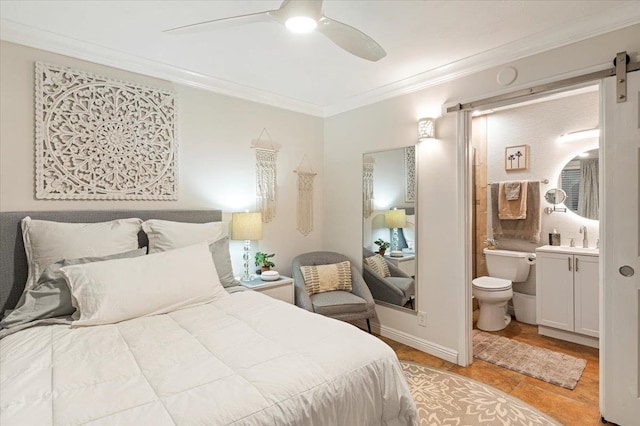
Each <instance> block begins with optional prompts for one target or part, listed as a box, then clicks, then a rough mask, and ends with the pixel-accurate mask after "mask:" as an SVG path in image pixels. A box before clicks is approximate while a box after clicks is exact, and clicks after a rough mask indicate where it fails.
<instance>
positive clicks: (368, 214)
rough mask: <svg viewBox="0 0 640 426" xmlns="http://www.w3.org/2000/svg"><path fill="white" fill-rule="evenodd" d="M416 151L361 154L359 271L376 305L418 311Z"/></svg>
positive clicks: (395, 150)
mask: <svg viewBox="0 0 640 426" xmlns="http://www.w3.org/2000/svg"><path fill="white" fill-rule="evenodd" d="M416 164H417V162H416V147H415V146H410V147H406V148H396V149H390V150H387V151H378V152H370V153H366V154H364V156H363V162H362V197H363V198H362V200H363V201H362V204H363V209H362V259H363V262H362V268H363V273H362V275H363V277H364V280H365V282H366V283H367V285H368V286H369V289H370V290H371V294H372V295H373V298H374V299H375V300H376V302H377V303H380V304H384V305H389V306H393V307H399V308H403V309H410V310H413V311H415V310H417V306H416V282H417V280H416V277H417V262H416V258H417V247H416V243H417V227H416V196H417V184H416V183H417V180H416V176H417V169H416Z"/></svg>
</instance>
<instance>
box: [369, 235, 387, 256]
mask: <svg viewBox="0 0 640 426" xmlns="http://www.w3.org/2000/svg"><path fill="white" fill-rule="evenodd" d="M373 243H374V244H375V245H377V246H378V247H380V248H379V249H378V254H379V255H380V256H384V252H385V251H386V250H387V249H388V248H389V247H391V244H390V243H388V242H386V241H384V240H383V239H382V238H378V239H377V240H375V241H374V242H373Z"/></svg>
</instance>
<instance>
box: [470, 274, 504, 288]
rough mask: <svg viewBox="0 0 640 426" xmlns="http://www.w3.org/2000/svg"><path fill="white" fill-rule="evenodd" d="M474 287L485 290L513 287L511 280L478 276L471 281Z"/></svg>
mask: <svg viewBox="0 0 640 426" xmlns="http://www.w3.org/2000/svg"><path fill="white" fill-rule="evenodd" d="M471 284H472V285H473V287H474V288H476V289H478V290H483V291H504V290H509V289H511V280H505V279H503V278H495V277H478V278H476V279H474V280H473V281H471Z"/></svg>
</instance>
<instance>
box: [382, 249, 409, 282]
mask: <svg viewBox="0 0 640 426" xmlns="http://www.w3.org/2000/svg"><path fill="white" fill-rule="evenodd" d="M384 258H385V259H387V260H388V261H389V262H391V263H393V264H394V265H396V266H397V267H398V268H400V269H401V270H402V271H404V272H405V273H407V274H409V276H410V277H415V275H416V255H415V254H405V255H404V256H402V257H391V256H388V255H385V256H384Z"/></svg>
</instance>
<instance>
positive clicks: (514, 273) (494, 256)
mask: <svg viewBox="0 0 640 426" xmlns="http://www.w3.org/2000/svg"><path fill="white" fill-rule="evenodd" d="M484 254H485V256H486V260H487V269H488V270H489V276H490V277H496V278H503V279H505V280H511V281H512V282H516V283H517V282H522V281H525V280H526V279H527V277H528V276H529V268H530V265H529V263H527V259H528V257H529V255H530V253H525V252H521V251H511V250H489V249H484Z"/></svg>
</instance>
